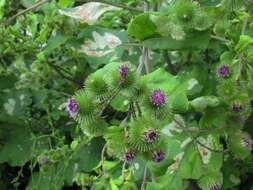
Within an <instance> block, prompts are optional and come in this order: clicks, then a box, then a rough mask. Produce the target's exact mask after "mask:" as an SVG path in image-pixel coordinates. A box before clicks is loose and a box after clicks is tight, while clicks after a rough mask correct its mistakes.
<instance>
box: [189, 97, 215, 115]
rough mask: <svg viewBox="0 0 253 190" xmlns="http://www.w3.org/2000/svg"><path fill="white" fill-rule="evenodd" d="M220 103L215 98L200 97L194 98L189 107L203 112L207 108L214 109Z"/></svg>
mask: <svg viewBox="0 0 253 190" xmlns="http://www.w3.org/2000/svg"><path fill="white" fill-rule="evenodd" d="M219 103H220V101H219V99H218V98H217V97H216V96H202V97H198V98H195V99H194V100H192V101H191V102H190V105H191V106H192V107H193V108H194V109H195V110H196V111H200V112H202V111H204V110H205V109H206V108H208V107H216V106H218V105H219Z"/></svg>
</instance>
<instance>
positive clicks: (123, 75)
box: [119, 65, 129, 78]
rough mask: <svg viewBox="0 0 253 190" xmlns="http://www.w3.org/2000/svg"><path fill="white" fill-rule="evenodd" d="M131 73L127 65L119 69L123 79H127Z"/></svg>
mask: <svg viewBox="0 0 253 190" xmlns="http://www.w3.org/2000/svg"><path fill="white" fill-rule="evenodd" d="M128 73H129V67H127V66H125V65H121V66H120V67H119V74H120V76H121V77H122V78H125V77H126V76H127V74H128Z"/></svg>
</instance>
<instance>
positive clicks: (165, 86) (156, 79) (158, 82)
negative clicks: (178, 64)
mask: <svg viewBox="0 0 253 190" xmlns="http://www.w3.org/2000/svg"><path fill="white" fill-rule="evenodd" d="M142 80H144V81H145V82H146V84H147V85H148V86H149V87H150V88H151V89H157V88H158V89H162V90H164V91H165V92H167V93H171V92H172V91H173V90H174V89H175V88H176V87H177V86H178V85H179V81H178V80H177V79H176V77H174V76H173V75H171V74H170V73H168V72H166V71H165V70H164V69H162V68H159V69H157V70H155V71H153V72H152V73H150V74H147V75H145V76H143V77H142Z"/></svg>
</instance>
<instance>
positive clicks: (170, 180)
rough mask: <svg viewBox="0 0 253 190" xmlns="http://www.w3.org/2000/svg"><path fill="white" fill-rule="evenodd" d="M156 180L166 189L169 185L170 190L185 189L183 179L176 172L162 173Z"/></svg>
mask: <svg viewBox="0 0 253 190" xmlns="http://www.w3.org/2000/svg"><path fill="white" fill-rule="evenodd" d="M157 181H158V183H159V184H160V185H161V186H162V188H163V189H167V188H168V187H169V189H170V190H179V189H180V190H185V187H184V184H183V179H182V178H181V177H180V174H179V173H177V172H175V173H173V174H166V175H163V176H161V177H160V178H158V179H157Z"/></svg>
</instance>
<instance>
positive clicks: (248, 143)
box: [241, 135, 253, 152]
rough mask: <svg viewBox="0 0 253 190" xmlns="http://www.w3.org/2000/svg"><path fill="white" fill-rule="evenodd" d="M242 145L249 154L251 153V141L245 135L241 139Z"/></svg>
mask: <svg viewBox="0 0 253 190" xmlns="http://www.w3.org/2000/svg"><path fill="white" fill-rule="evenodd" d="M241 143H242V145H243V146H244V147H245V148H247V149H248V150H249V151H250V152H251V151H252V143H253V142H252V139H251V137H250V136H249V135H245V136H244V137H243V139H242V142H241Z"/></svg>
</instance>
